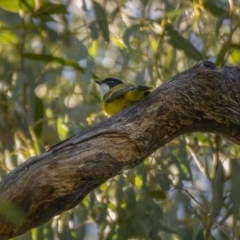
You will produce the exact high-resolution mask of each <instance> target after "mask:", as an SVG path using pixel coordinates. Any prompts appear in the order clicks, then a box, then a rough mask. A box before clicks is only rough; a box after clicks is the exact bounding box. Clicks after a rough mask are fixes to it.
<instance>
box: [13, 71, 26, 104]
mask: <svg viewBox="0 0 240 240" xmlns="http://www.w3.org/2000/svg"><path fill="white" fill-rule="evenodd" d="M13 79H14V85H13V87H12V96H11V99H12V100H13V101H15V100H16V98H17V95H18V93H19V91H20V89H22V87H23V83H24V82H25V80H26V76H25V75H24V74H23V73H21V72H14V73H13Z"/></svg>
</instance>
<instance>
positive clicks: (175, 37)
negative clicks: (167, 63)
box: [165, 24, 203, 61]
mask: <svg viewBox="0 0 240 240" xmlns="http://www.w3.org/2000/svg"><path fill="white" fill-rule="evenodd" d="M165 30H166V33H167V35H168V36H169V39H168V42H169V44H171V45H172V46H173V47H174V48H176V49H178V50H183V51H184V52H185V53H186V55H187V56H188V57H189V58H192V59H194V60H196V61H200V60H202V59H203V57H202V54H201V53H200V52H199V51H198V50H197V49H196V48H195V47H194V46H193V45H192V44H191V43H190V42H189V41H188V40H187V39H185V38H183V37H182V36H181V35H180V34H179V33H178V32H177V31H176V30H175V29H174V28H173V27H172V25H170V24H167V25H166V28H165Z"/></svg>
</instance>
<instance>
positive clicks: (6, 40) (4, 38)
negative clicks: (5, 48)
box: [0, 30, 18, 45]
mask: <svg viewBox="0 0 240 240" xmlns="http://www.w3.org/2000/svg"><path fill="white" fill-rule="evenodd" d="M17 42H18V37H17V35H15V34H14V32H12V31H8V30H3V31H1V32H0V44H1V45H4V44H14V45H15V44H17Z"/></svg>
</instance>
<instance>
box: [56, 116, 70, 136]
mask: <svg viewBox="0 0 240 240" xmlns="http://www.w3.org/2000/svg"><path fill="white" fill-rule="evenodd" d="M57 130H58V136H59V138H60V139H61V140H64V139H66V138H67V136H68V132H69V127H68V126H67V125H66V124H65V121H64V119H63V118H62V117H59V118H58V120H57Z"/></svg>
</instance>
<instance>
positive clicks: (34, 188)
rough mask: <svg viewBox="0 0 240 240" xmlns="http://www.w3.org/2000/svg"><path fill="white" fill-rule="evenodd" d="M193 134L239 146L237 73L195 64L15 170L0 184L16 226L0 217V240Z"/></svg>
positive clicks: (238, 70)
mask: <svg viewBox="0 0 240 240" xmlns="http://www.w3.org/2000/svg"><path fill="white" fill-rule="evenodd" d="M196 131H198V132H212V133H216V134H219V135H221V136H224V137H227V138H228V139H230V140H232V141H233V142H235V143H240V68H238V67H224V68H220V69H218V68H216V66H215V65H214V64H212V63H210V62H200V63H199V64H196V65H195V66H193V67H192V68H190V69H189V70H187V71H185V72H183V73H181V74H179V75H176V76H175V77H173V78H171V79H170V80H169V81H167V82H166V83H164V84H162V85H161V86H160V87H159V88H157V89H156V90H155V91H153V92H152V93H151V94H149V95H148V96H147V97H146V98H145V99H144V100H143V101H140V102H138V103H136V104H135V105H133V106H131V107H129V108H127V109H126V110H124V111H122V112H121V113H120V114H117V115H115V116H114V117H111V118H108V119H106V120H105V121H103V122H101V123H100V124H97V125H96V126H93V127H92V128H90V129H88V130H86V131H83V132H81V133H79V134H77V135H75V136H73V137H71V138H69V139H67V140H65V141H63V142H60V143H58V144H56V145H54V146H53V147H51V148H50V149H49V150H48V151H47V152H46V153H43V154H41V155H39V156H36V157H32V158H30V159H29V160H28V161H26V162H24V163H23V164H21V165H20V166H18V167H17V168H16V169H15V170H13V171H12V172H11V173H9V174H8V175H7V176H6V177H5V178H4V179H3V181H2V182H1V183H0V196H1V197H0V198H1V199H4V200H5V201H7V202H8V203H10V204H13V205H14V206H15V207H17V208H18V209H19V210H21V212H22V213H23V215H20V217H19V219H17V222H18V224H13V223H12V222H10V221H9V220H7V219H6V218H4V217H3V216H1V215H0V239H2V240H3V239H8V238H11V237H14V236H17V235H20V234H23V233H24V232H26V231H28V230H30V229H31V228H34V227H37V226H39V225H41V224H43V223H45V222H47V221H48V220H49V219H51V218H52V217H53V216H55V215H58V214H60V213H62V212H63V211H66V210H68V209H71V208H73V207H74V206H76V205H77V204H78V203H79V202H80V201H81V200H82V199H83V198H84V197H85V196H86V194H88V193H89V192H90V191H91V190H93V189H94V188H96V187H98V186H99V185H100V184H102V183H104V182H105V181H107V180H108V179H109V178H111V177H114V176H116V175H117V174H120V173H121V172H122V171H123V170H125V169H130V168H133V167H135V166H137V165H138V164H140V163H141V162H142V161H143V160H144V159H145V158H147V157H148V156H149V155H150V154H152V153H153V152H154V151H156V150H157V149H158V148H160V147H162V146H163V145H165V144H166V143H168V142H170V141H171V140H172V139H173V138H175V137H177V136H179V135H181V134H184V133H189V132H196ZM21 216H22V217H21ZM23 216H24V217H23Z"/></svg>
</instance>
